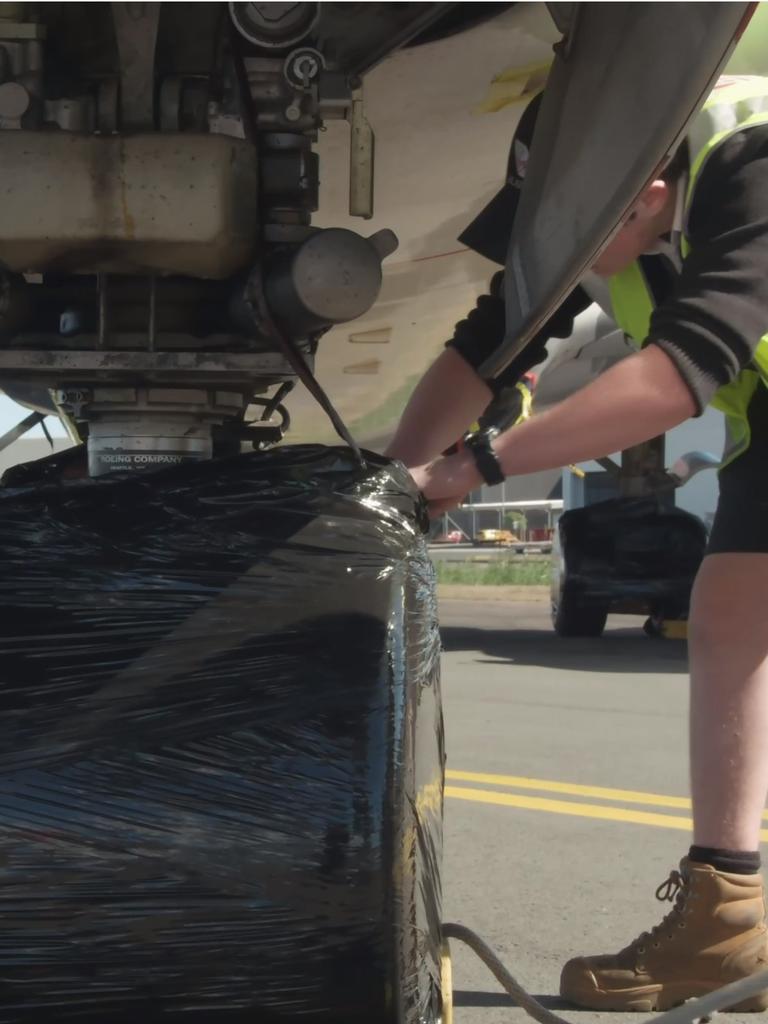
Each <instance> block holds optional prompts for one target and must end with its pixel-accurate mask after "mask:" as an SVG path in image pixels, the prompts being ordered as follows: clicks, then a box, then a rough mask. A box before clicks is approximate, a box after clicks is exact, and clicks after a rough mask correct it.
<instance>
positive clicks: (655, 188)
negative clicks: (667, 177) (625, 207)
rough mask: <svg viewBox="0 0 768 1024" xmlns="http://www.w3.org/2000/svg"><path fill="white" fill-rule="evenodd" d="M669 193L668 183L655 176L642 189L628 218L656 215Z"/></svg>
mask: <svg viewBox="0 0 768 1024" xmlns="http://www.w3.org/2000/svg"><path fill="white" fill-rule="evenodd" d="M670 195H671V189H670V186H669V183H668V182H666V181H664V180H663V179H662V178H657V179H656V180H655V181H652V182H651V183H650V184H649V185H646V187H645V188H644V189H643V191H642V192H641V193H640V195H639V197H638V199H637V201H636V203H635V205H634V207H633V209H632V213H631V214H630V215H629V219H630V220H650V219H651V218H653V217H656V216H658V214H660V213H661V211H662V210H663V209H664V207H665V206H666V204H667V202H668V201H669V198H670Z"/></svg>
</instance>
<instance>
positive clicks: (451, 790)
mask: <svg viewBox="0 0 768 1024" xmlns="http://www.w3.org/2000/svg"><path fill="white" fill-rule="evenodd" d="M445 795H446V796H447V797H453V799H455V800H469V801H471V802H473V803H479V804H494V805H496V806H500V807H519V808H522V809H523V810H527V811H547V812H549V813H550V814H568V815H571V816H572V817H575V818H598V819H600V820H601V821H624V822H630V823H632V824H634V825H653V826H655V827H656V828H676V829H681V830H683V831H685V832H690V831H691V825H692V823H691V819H690V818H678V817H677V816H676V815H673V814H654V813H653V812H652V811H635V810H629V809H628V808H626V807H604V806H601V805H600V804H580V803H572V802H571V801H568V800H550V799H549V798H547V797H539V796H524V795H523V794H522V793H497V792H491V791H490V790H487V789H468V788H466V787H463V786H446V787H445ZM760 838H761V839H762V840H763V841H768V829H763V830H762V831H761V833H760Z"/></svg>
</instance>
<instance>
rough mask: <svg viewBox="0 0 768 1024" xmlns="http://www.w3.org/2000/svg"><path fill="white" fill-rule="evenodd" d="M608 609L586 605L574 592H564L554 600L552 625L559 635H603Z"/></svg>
mask: <svg viewBox="0 0 768 1024" xmlns="http://www.w3.org/2000/svg"><path fill="white" fill-rule="evenodd" d="M607 618H608V609H607V608H605V607H603V606H602V605H584V604H582V603H581V602H580V601H579V599H578V597H577V596H576V595H574V594H568V593H562V594H560V598H559V600H557V601H555V600H553V602H552V625H553V626H554V627H555V632H556V633H557V635H558V636H565V637H575V636H584V637H586V636H602V633H603V630H604V629H605V622H606V619H607Z"/></svg>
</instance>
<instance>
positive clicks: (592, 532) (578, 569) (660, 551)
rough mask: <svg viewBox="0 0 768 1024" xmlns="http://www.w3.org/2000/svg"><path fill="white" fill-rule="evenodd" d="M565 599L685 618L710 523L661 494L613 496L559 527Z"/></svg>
mask: <svg viewBox="0 0 768 1024" xmlns="http://www.w3.org/2000/svg"><path fill="white" fill-rule="evenodd" d="M558 531H559V545H560V551H561V552H562V555H563V559H564V563H565V565H564V569H563V573H564V579H563V589H564V594H568V595H569V596H571V597H573V598H574V599H578V603H579V604H580V605H581V606H582V607H600V608H603V609H605V610H606V611H639V612H650V613H651V614H654V615H661V616H664V617H667V618H678V617H685V616H686V615H687V613H688V604H689V601H690V595H691V587H692V586H693V581H694V578H695V576H696V573H697V572H698V569H699V565H700V564H701V560H702V558H703V557H704V551H705V548H706V545H707V532H706V530H705V528H704V524H703V523H702V522H701V520H700V519H698V518H697V517H696V516H694V515H691V513H690V512H685V511H684V510H683V509H679V508H674V507H673V506H670V505H669V504H668V503H666V502H664V501H663V500H662V499H659V498H657V497H646V498H611V499H610V500H609V501H601V502H598V503H596V504H594V505H587V506H586V507H584V508H578V509H571V510H570V511H568V512H565V513H563V515H562V516H561V517H560V520H559V522H558Z"/></svg>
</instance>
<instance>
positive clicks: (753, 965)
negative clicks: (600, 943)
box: [560, 857, 768, 1012]
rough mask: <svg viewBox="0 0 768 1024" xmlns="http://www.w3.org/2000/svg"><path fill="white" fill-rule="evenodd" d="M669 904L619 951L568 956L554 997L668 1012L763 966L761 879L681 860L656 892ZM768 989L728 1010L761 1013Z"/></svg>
mask: <svg viewBox="0 0 768 1024" xmlns="http://www.w3.org/2000/svg"><path fill="white" fill-rule="evenodd" d="M656 898H657V899H659V900H669V901H670V902H672V901H674V904H675V905H674V907H673V908H672V910H671V911H670V912H669V913H668V914H667V916H666V917H665V918H664V920H663V921H662V922H661V924H659V925H656V927H655V928H654V929H652V931H650V932H644V933H643V934H642V935H641V936H640V937H639V938H637V939H635V941H634V942H632V943H631V944H630V945H629V946H627V947H626V949H622V951H621V952H620V953H616V954H615V955H608V956H589V957H577V958H576V959H575V960H569V961H568V963H567V964H566V965H565V967H564V968H563V973H562V975H561V977H560V994H561V996H562V997H563V998H564V999H567V1000H568V1001H569V1002H571V1003H575V1004H576V1005H577V1006H584V1007H586V1008H588V1009H591V1010H643V1011H648V1010H667V1009H669V1008H670V1007H671V1006H677V1005H679V1004H680V1003H683V1002H685V1001H686V999H692V998H693V997H694V996H702V995H705V994H706V993H707V992H712V991H713V990H714V989H716V988H720V987H721V986H722V985H727V984H728V983H729V982H731V981H736V980H738V979H739V978H744V977H746V976H747V975H750V974H755V973H757V972H758V971H761V970H764V969H766V968H768V937H767V936H766V921H765V904H764V901H763V880H762V878H761V876H760V875H759V874H757V875H734V874H727V873H726V872H724V871H715V869H714V868H713V867H710V866H709V865H708V864H697V863H695V862H693V861H689V860H688V858H687V857H686V858H685V859H684V860H682V861H681V862H680V871H679V872H678V871H673V872H672V874H671V875H670V876H669V878H668V879H667V881H666V882H662V884H661V885H660V886H659V888H658V889H657V890H656ZM767 1008H768V992H761V993H759V995H757V996H754V997H752V998H751V999H748V1000H746V1001H745V1002H743V1003H740V1004H739V1005H738V1006H732V1007H730V1009H731V1010H736V1011H738V1012H743V1011H746V1010H765V1009H767Z"/></svg>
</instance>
